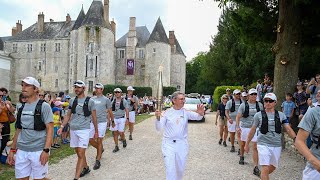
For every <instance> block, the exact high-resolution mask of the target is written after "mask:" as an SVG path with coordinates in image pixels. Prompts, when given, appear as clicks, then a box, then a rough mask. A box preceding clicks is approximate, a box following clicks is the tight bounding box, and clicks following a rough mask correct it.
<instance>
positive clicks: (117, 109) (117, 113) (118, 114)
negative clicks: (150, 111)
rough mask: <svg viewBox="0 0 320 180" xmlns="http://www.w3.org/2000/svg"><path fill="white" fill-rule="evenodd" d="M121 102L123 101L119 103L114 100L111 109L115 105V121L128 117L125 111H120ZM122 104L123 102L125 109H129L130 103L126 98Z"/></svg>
mask: <svg viewBox="0 0 320 180" xmlns="http://www.w3.org/2000/svg"><path fill="white" fill-rule="evenodd" d="M120 102H121V101H117V99H114V100H113V101H112V103H111V107H112V106H113V104H114V105H115V109H114V110H113V109H112V112H113V115H114V118H115V119H119V118H122V117H124V116H125V115H126V111H125V109H123V110H121V109H120ZM122 102H123V106H124V108H128V102H127V101H126V100H125V99H124V98H123V99H122Z"/></svg>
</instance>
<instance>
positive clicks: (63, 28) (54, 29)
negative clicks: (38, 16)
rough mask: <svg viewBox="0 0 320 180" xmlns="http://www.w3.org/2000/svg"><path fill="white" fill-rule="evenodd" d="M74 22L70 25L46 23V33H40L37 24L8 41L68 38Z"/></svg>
mask: <svg viewBox="0 0 320 180" xmlns="http://www.w3.org/2000/svg"><path fill="white" fill-rule="evenodd" d="M74 22H75V21H71V22H70V23H66V22H65V21H63V22H45V23H44V32H38V26H37V23H35V24H33V25H32V26H30V27H28V28H27V29H25V30H23V31H22V32H20V33H18V34H17V35H15V36H12V37H11V38H9V40H8V41H15V40H32V39H55V38H66V37H68V36H69V33H70V31H71V30H72V27H73V25H74Z"/></svg>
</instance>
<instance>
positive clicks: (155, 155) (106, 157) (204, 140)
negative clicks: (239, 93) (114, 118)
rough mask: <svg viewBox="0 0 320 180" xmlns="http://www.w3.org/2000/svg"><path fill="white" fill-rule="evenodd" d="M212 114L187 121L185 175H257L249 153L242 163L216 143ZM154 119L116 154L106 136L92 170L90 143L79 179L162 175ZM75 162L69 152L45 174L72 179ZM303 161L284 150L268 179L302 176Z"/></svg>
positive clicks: (140, 126) (199, 178) (196, 178)
mask: <svg viewBox="0 0 320 180" xmlns="http://www.w3.org/2000/svg"><path fill="white" fill-rule="evenodd" d="M214 118H215V113H213V112H210V113H207V115H206V122H205V123H189V145H190V148H189V149H190V151H189V156H188V160H187V167H186V171H185V177H184V179H194V180H202V179H208V180H215V179H219V180H220V179H232V180H235V179H259V178H257V177H256V176H254V175H252V169H253V165H252V159H251V154H249V155H246V156H245V157H246V158H245V161H246V162H248V164H247V165H244V166H241V165H239V164H238V161H239V157H238V156H237V153H230V152H229V150H230V144H229V143H227V144H228V147H226V148H225V147H223V146H220V145H218V140H219V136H218V128H217V127H216V126H215V125H214V120H213V119H214ZM154 120H155V118H154V117H152V118H149V119H147V120H145V121H143V122H141V123H139V124H137V125H136V126H135V130H134V134H133V141H129V140H127V142H128V146H127V148H126V149H123V148H122V144H121V145H120V151H119V152H117V153H115V154H114V153H112V150H113V148H114V143H113V140H112V139H111V138H107V139H105V140H104V148H105V152H104V154H103V157H102V159H101V168H100V169H99V170H92V167H93V164H94V162H95V153H96V151H95V149H94V148H92V147H90V148H89V149H88V150H87V152H86V155H87V161H88V164H89V166H90V168H91V172H90V173H89V174H88V175H86V176H85V177H83V178H81V179H97V180H98V179H99V180H100V179H108V180H109V179H110V180H111V179H117V180H118V179H119V180H121V179H130V180H131V179H137V180H145V179H152V180H157V179H165V169H164V163H163V159H162V153H161V139H162V134H161V133H157V132H156V130H155V126H154ZM126 137H128V132H126ZM236 148H237V147H236ZM75 165H76V155H72V156H69V157H68V158H65V159H63V160H62V161H60V163H58V164H54V165H50V167H49V176H48V177H49V178H51V179H53V180H64V179H73V177H74V172H75ZM304 165H305V163H304V161H303V159H301V158H299V157H297V156H295V155H291V154H290V153H288V152H286V151H284V152H283V153H282V156H281V161H280V168H279V169H277V170H276V171H275V173H273V174H272V176H271V179H301V176H302V171H303V168H304Z"/></svg>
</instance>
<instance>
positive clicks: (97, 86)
mask: <svg viewBox="0 0 320 180" xmlns="http://www.w3.org/2000/svg"><path fill="white" fill-rule="evenodd" d="M94 87H95V88H101V89H103V88H104V86H103V85H102V84H101V83H97V84H96V85H95V86H94Z"/></svg>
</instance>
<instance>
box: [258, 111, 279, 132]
mask: <svg viewBox="0 0 320 180" xmlns="http://www.w3.org/2000/svg"><path fill="white" fill-rule="evenodd" d="M261 116H262V124H261V127H260V132H261V133H262V134H267V132H269V131H268V124H269V123H268V116H267V113H266V112H265V111H264V110H262V111H261ZM274 122H275V131H276V133H278V134H280V133H281V122H280V117H279V112H278V111H277V110H275V112H274Z"/></svg>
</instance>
